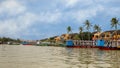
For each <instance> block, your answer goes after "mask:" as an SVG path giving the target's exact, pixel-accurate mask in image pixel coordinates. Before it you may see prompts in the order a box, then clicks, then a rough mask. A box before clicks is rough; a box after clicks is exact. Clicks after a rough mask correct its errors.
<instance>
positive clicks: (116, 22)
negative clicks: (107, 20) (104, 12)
mask: <svg viewBox="0 0 120 68" xmlns="http://www.w3.org/2000/svg"><path fill="white" fill-rule="evenodd" d="M118 25H120V23H119V20H118V19H117V18H116V17H114V18H112V19H111V27H112V28H115V32H116V33H115V34H116V36H117V28H118Z"/></svg>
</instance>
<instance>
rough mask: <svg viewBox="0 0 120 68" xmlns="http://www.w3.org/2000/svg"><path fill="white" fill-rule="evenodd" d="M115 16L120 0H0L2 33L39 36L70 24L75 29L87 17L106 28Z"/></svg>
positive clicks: (28, 37) (118, 13) (119, 13)
mask: <svg viewBox="0 0 120 68" xmlns="http://www.w3.org/2000/svg"><path fill="white" fill-rule="evenodd" d="M113 17H117V18H120V0H0V37H11V38H20V39H25V40H39V39H44V38H48V37H52V36H59V35H61V34H64V33H67V30H66V28H67V27H68V26H71V28H72V32H74V33H76V32H79V27H80V26H82V27H84V22H85V21H86V20H89V21H90V23H91V24H92V25H94V24H99V26H100V27H101V28H102V31H106V30H110V29H111V26H110V23H111V22H110V20H111V19H112V18H113ZM118 28H119V29H120V27H118ZM84 31H86V29H84ZM90 31H91V32H92V31H93V29H92V28H91V29H90Z"/></svg>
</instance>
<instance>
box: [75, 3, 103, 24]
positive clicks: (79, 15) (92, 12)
mask: <svg viewBox="0 0 120 68" xmlns="http://www.w3.org/2000/svg"><path fill="white" fill-rule="evenodd" d="M103 10H104V7H103V6H100V5H98V6H95V7H91V8H88V9H84V10H79V11H77V12H75V14H74V18H75V19H76V20H77V21H78V22H82V23H83V22H84V21H85V20H87V19H90V18H93V17H95V16H96V15H97V14H98V12H101V11H103Z"/></svg>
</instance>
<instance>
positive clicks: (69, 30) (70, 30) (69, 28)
mask: <svg viewBox="0 0 120 68" xmlns="http://www.w3.org/2000/svg"><path fill="white" fill-rule="evenodd" d="M70 32H72V29H71V26H68V27H67V33H68V34H69V33H70Z"/></svg>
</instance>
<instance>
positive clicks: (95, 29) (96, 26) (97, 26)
mask: <svg viewBox="0 0 120 68" xmlns="http://www.w3.org/2000/svg"><path fill="white" fill-rule="evenodd" d="M93 28H94V31H97V32H100V31H101V27H100V26H99V25H96V24H95V25H94V27H93Z"/></svg>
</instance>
